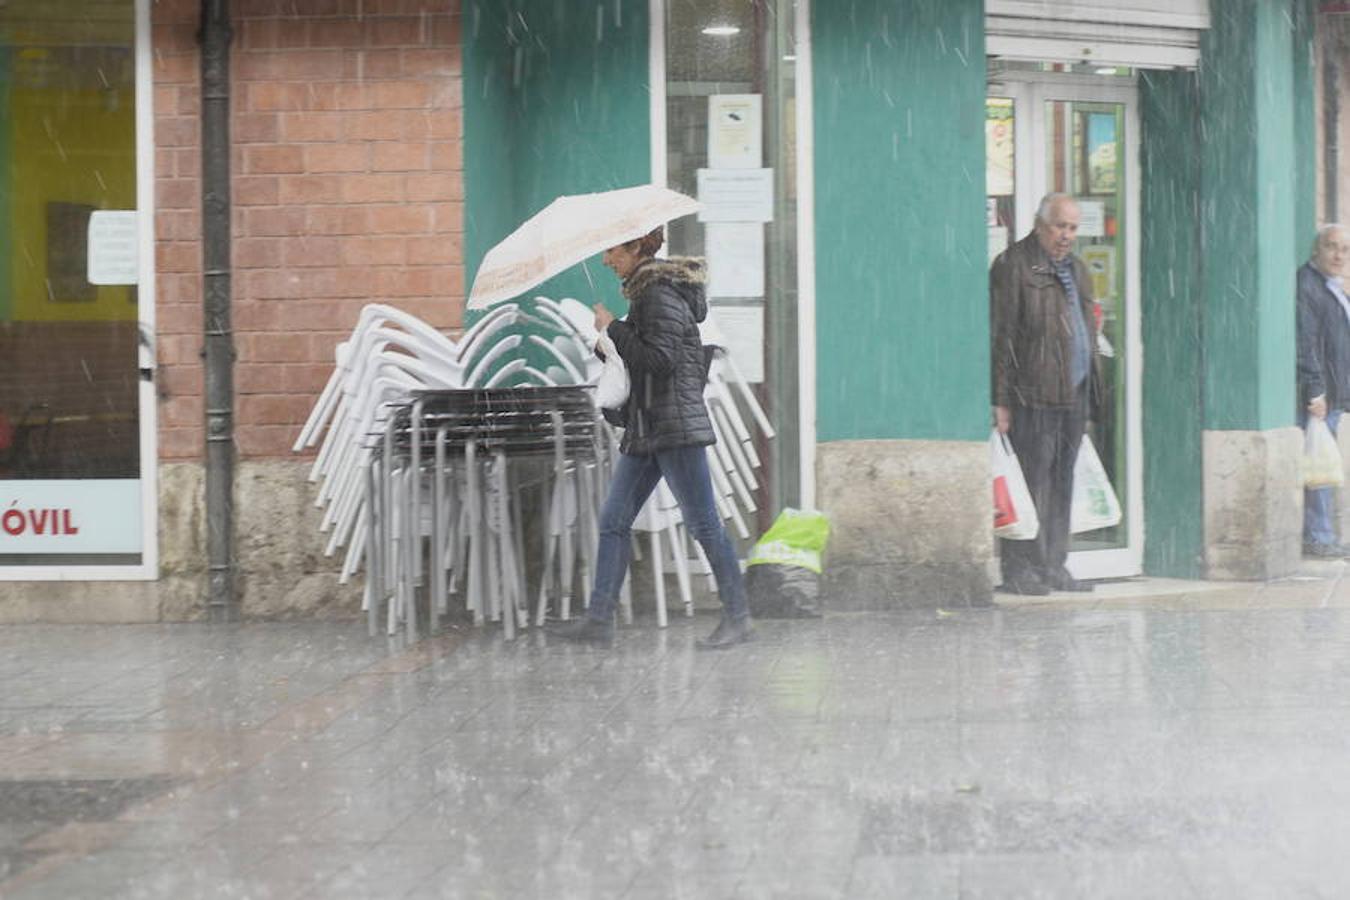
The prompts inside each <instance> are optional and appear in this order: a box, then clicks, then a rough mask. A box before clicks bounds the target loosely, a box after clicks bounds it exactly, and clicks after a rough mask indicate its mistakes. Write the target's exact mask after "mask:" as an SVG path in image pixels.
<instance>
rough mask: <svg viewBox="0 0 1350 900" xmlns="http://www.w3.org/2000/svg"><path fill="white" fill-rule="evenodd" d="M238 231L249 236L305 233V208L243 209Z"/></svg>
mask: <svg viewBox="0 0 1350 900" xmlns="http://www.w3.org/2000/svg"><path fill="white" fill-rule="evenodd" d="M242 212H243V217H242V220H241V222H240V229H239V230H240V232H241V233H242V234H244V235H247V236H249V237H266V236H268V235H293V234H304V233H305V210H303V209H293V208H286V207H283V208H277V209H245V210H243V211H242Z"/></svg>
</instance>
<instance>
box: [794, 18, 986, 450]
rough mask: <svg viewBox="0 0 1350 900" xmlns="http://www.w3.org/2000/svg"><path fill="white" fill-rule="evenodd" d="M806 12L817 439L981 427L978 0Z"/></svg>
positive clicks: (935, 434) (940, 434)
mask: <svg viewBox="0 0 1350 900" xmlns="http://www.w3.org/2000/svg"><path fill="white" fill-rule="evenodd" d="M847 7H848V8H847V10H840V9H835V8H833V7H831V6H829V5H828V4H824V3H815V4H812V22H811V29H812V38H811V40H812V53H813V63H812V68H813V71H814V81H813V85H812V89H813V92H814V103H815V184H816V194H815V209H816V227H815V232H816V321H817V366H818V379H817V408H818V418H817V431H818V436H819V440H821V441H833V440H848V439H860V438H908V439H967V440H979V439H983V438H985V437H986V436H987V434H988V429H989V293H988V275H987V267H986V261H985V260H986V251H985V248H986V244H987V239H986V235H985V227H984V165H985V160H984V153H985V150H984V99H985V62H984V4H983V2H981V0H908V2H905V3H896V2H894V0H853V2H850V3H849V4H847Z"/></svg>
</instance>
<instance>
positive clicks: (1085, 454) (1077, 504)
mask: <svg viewBox="0 0 1350 900" xmlns="http://www.w3.org/2000/svg"><path fill="white" fill-rule="evenodd" d="M1119 522H1120V501H1119V500H1117V499H1116V492H1115V491H1114V490H1112V488H1111V479H1109V478H1107V477H1106V469H1105V468H1103V466H1102V460H1101V457H1099V456H1098V455H1097V448H1096V447H1094V446H1093V445H1092V439H1091V438H1090V437H1088V436H1087V435H1086V434H1085V435H1083V443H1082V444H1080V445H1079V446H1078V459H1077V460H1075V461H1074V464H1073V506H1072V507H1071V509H1070V511H1069V531H1070V532H1071V533H1073V534H1078V533H1079V532H1081V531H1096V530H1097V529H1098V528H1110V527H1111V526H1112V525H1115V524H1117V523H1119Z"/></svg>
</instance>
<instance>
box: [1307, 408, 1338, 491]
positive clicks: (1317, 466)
mask: <svg viewBox="0 0 1350 900" xmlns="http://www.w3.org/2000/svg"><path fill="white" fill-rule="evenodd" d="M1344 481H1345V470H1344V469H1343V468H1342V467H1341V449H1340V447H1338V446H1337V445H1336V436H1335V435H1334V434H1332V433H1331V429H1330V428H1329V427H1328V426H1327V420H1326V419H1318V418H1316V417H1309V419H1308V424H1307V425H1306V426H1304V429H1303V486H1304V487H1306V488H1325V487H1338V486H1339V485H1341V484H1342V483H1343V482H1344Z"/></svg>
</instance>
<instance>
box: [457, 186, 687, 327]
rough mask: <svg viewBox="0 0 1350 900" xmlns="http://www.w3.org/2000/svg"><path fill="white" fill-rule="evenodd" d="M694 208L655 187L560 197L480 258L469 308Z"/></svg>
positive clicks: (512, 292)
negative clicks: (481, 259)
mask: <svg viewBox="0 0 1350 900" xmlns="http://www.w3.org/2000/svg"><path fill="white" fill-rule="evenodd" d="M698 209H699V203H698V201H697V200H695V199H694V198H693V197H688V196H685V195H684V194H681V193H679V192H678V191H672V190H670V189H669V188H663V187H657V186H656V185H654V184H642V185H638V186H637V187H630V188H620V189H619V190H615V191H603V192H601V193H598V194H577V195H575V196H570V197H559V198H558V199H557V200H554V201H553V202H552V203H550V204H549V205H548V206H546V207H544V208H543V209H542V210H540V211H539V212H537V213H535V215H534V216H533V217H532V218H531V219H530V220H529V221H527V222H526V223H525V224H523V225H521V226H520V227H519V228H517V229H516V230H515V231H513V232H512V233H511V235H510V236H509V237H507V238H506V240H504V241H502V242H501V243H500V244H498V245H497V246H495V247H493V248H492V249H491V250H489V251H488V253H487V255H486V256H484V257H483V263H482V265H481V266H479V267H478V274H477V275H476V276H475V277H474V280H473V289H472V290H471V291H470V292H469V309H486V308H487V307H488V306H491V305H492V304H493V303H497V302H498V301H501V300H509V299H510V298H512V297H516V296H519V295H520V294H523V293H525V292H526V291H528V290H530V288H533V287H535V286H536V285H538V284H540V283H541V282H544V281H547V280H548V279H549V278H552V277H553V276H554V275H557V274H558V273H559V272H561V271H563V270H564V269H567V268H569V267H571V266H574V265H576V264H577V263H579V262H581V261H582V260H585V259H587V258H589V257H592V256H594V255H595V254H597V253H600V252H602V251H604V250H608V249H609V248H610V247H613V246H615V245H617V244H622V243H624V242H625V241H631V240H633V239H634V238H638V237H641V236H642V235H644V234H646V233H647V232H649V231H651V230H652V229H654V228H656V227H657V226H658V225H664V224H665V223H666V222H669V221H670V220H671V219H678V218H679V217H680V216H687V215H689V214H690V213H694V212H698Z"/></svg>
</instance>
